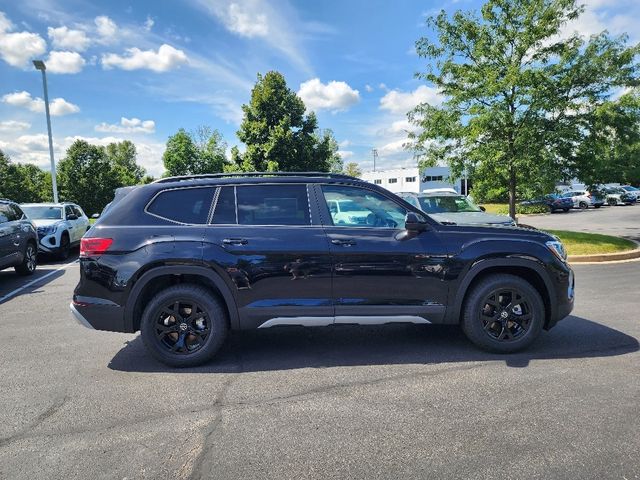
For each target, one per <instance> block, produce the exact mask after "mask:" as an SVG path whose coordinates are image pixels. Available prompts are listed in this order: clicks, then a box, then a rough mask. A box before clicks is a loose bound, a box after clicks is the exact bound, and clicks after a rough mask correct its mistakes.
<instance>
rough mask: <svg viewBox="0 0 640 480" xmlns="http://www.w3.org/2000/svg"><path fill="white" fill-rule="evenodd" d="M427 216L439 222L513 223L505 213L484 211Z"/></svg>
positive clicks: (465, 223)
mask: <svg viewBox="0 0 640 480" xmlns="http://www.w3.org/2000/svg"><path fill="white" fill-rule="evenodd" d="M429 216H430V217H431V218H433V219H434V220H436V221H438V222H440V223H442V222H453V223H455V224H457V225H496V224H497V225H513V220H512V219H511V217H509V216H507V215H492V214H490V213H485V212H445V213H430V214H429Z"/></svg>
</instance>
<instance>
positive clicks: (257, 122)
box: [228, 71, 342, 171]
mask: <svg viewBox="0 0 640 480" xmlns="http://www.w3.org/2000/svg"><path fill="white" fill-rule="evenodd" d="M242 111H243V112H244V117H243V120H242V124H241V125H240V130H238V133H237V134H238V138H239V139H240V140H241V141H242V142H243V143H244V144H245V145H246V150H245V152H244V153H243V154H240V152H239V151H236V153H235V154H232V161H231V165H230V166H229V167H228V169H232V170H233V169H236V170H244V171H275V170H281V171H305V170H319V171H331V170H336V171H340V170H341V169H342V163H341V159H340V158H339V156H338V155H337V150H338V148H337V143H336V142H335V139H334V138H333V134H332V133H331V131H329V130H325V131H320V130H318V120H317V118H316V115H315V113H313V112H310V113H308V114H306V112H305V105H304V102H303V101H302V99H301V98H300V97H299V96H298V95H297V94H296V93H295V92H294V91H292V90H291V89H290V88H289V87H288V86H287V82H286V81H285V78H284V76H283V75H282V74H281V73H279V72H275V71H271V72H267V73H266V74H265V75H264V76H262V75H260V74H259V75H258V80H257V82H256V85H255V86H254V88H253V90H252V91H251V100H250V102H249V103H248V104H246V105H243V106H242Z"/></svg>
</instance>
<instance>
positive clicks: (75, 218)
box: [67, 214, 78, 220]
mask: <svg viewBox="0 0 640 480" xmlns="http://www.w3.org/2000/svg"><path fill="white" fill-rule="evenodd" d="M77 219H78V216H77V215H74V214H71V215H67V220H77Z"/></svg>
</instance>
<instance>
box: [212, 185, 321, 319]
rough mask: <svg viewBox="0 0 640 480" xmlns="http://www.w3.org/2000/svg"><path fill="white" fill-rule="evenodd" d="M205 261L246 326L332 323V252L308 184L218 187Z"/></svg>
mask: <svg viewBox="0 0 640 480" xmlns="http://www.w3.org/2000/svg"><path fill="white" fill-rule="evenodd" d="M214 203H215V207H214V211H213V217H212V224H211V225H209V227H208V228H207V231H206V234H205V245H204V260H205V261H206V262H208V263H209V264H210V265H211V266H212V267H213V268H216V269H217V270H218V271H219V272H220V274H221V275H222V276H223V278H224V279H225V281H226V283H227V284H228V285H229V287H230V288H231V290H232V291H233V293H234V296H235V298H236V303H237V306H238V311H239V314H240V322H241V327H242V328H255V327H260V326H263V327H267V326H273V325H328V324H330V323H333V305H332V301H331V261H330V257H329V246H328V242H327V238H326V235H325V233H324V230H323V229H322V226H321V225H320V223H319V221H318V219H317V213H316V206H315V205H314V204H312V203H311V202H310V201H309V192H308V187H307V185H306V184H304V183H283V184H277V183H275V184H262V183H261V184H245V185H229V186H223V187H220V188H219V189H218V192H217V195H216V201H215V202H214Z"/></svg>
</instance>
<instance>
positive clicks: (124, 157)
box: [106, 140, 146, 185]
mask: <svg viewBox="0 0 640 480" xmlns="http://www.w3.org/2000/svg"><path fill="white" fill-rule="evenodd" d="M106 154H107V158H108V160H109V162H110V163H111V168H112V169H114V171H115V173H116V175H117V176H118V179H119V181H120V184H121V185H136V184H138V183H141V182H142V179H143V178H144V176H145V173H146V172H145V169H144V168H142V167H141V166H140V165H138V164H137V163H136V158H137V152H136V146H135V145H134V144H133V142H131V141H129V140H124V141H122V142H117V143H110V144H109V145H107V147H106Z"/></svg>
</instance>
